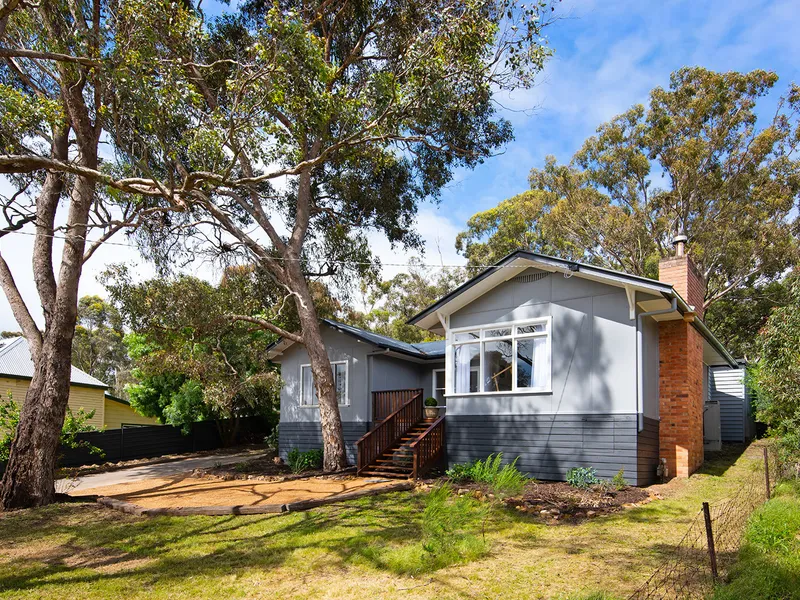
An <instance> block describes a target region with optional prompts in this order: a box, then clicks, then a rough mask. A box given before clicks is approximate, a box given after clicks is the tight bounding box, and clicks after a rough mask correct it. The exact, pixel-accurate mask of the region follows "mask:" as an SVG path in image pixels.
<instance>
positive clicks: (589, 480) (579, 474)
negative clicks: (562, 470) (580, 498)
mask: <svg viewBox="0 0 800 600" xmlns="http://www.w3.org/2000/svg"><path fill="white" fill-rule="evenodd" d="M567 483H568V484H570V485H571V486H572V487H574V488H578V489H581V490H585V489H588V488H589V487H590V486H592V485H596V484H598V483H600V478H598V477H597V471H595V470H594V467H573V468H571V469H570V470H569V471H567Z"/></svg>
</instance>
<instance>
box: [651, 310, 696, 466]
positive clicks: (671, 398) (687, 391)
mask: <svg viewBox="0 0 800 600" xmlns="http://www.w3.org/2000/svg"><path fill="white" fill-rule="evenodd" d="M658 333H659V369H660V370H659V414H660V417H661V424H660V426H659V439H660V444H659V445H660V454H661V457H662V458H666V459H667V466H668V467H669V472H670V476H673V475H674V476H677V477H688V476H689V475H691V474H692V473H693V472H694V471H696V470H697V468H698V467H699V466H700V465H701V464H703V338H702V337H700V334H699V333H697V331H696V330H695V329H694V327H692V326H691V325H690V324H689V323H686V322H684V321H683V320H680V321H662V322H661V323H659V326H658Z"/></svg>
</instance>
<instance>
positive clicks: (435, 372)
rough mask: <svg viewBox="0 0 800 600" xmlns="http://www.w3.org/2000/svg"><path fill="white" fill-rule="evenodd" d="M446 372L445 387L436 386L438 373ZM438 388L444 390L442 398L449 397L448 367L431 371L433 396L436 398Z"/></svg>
mask: <svg viewBox="0 0 800 600" xmlns="http://www.w3.org/2000/svg"><path fill="white" fill-rule="evenodd" d="M437 373H444V387H443V388H440V387H436V374H437ZM436 390H442V399H444V398H446V397H447V368H444V369H433V370H432V371H431V396H433V397H434V398H436Z"/></svg>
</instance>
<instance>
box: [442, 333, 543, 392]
mask: <svg viewBox="0 0 800 600" xmlns="http://www.w3.org/2000/svg"><path fill="white" fill-rule="evenodd" d="M542 323H543V324H544V325H545V330H544V331H543V332H536V333H523V334H519V333H517V327H525V326H527V325H539V324H542ZM492 329H511V335H510V336H501V337H497V336H495V337H489V336H486V335H485V332H486V331H487V330H492ZM474 332H478V333H479V336H478V338H475V339H471V340H463V341H459V342H457V341H456V334H459V333H474ZM449 334H450V335H449V336H448V337H449V338H450V350H449V351H448V353H447V363H448V364H447V365H446V369H447V372H449V371H451V370H452V369H453V365H454V361H455V348H456V347H457V346H461V345H464V344H478V347H479V352H478V357H479V361H480V365H479V367H478V391H477V392H459V393H456V392H455V380H454V378H453V377H452V376H451V377H449V378H447V379H448V380H449V385H450V388H449V389H447V390H445V398H447V397H449V396H458V397H461V396H503V395H509V394H550V393H552V391H553V317H541V318H538V319H524V320H520V321H509V322H504V323H486V324H483V325H473V326H470V327H458V328H454V329H451V330H450V331H449ZM537 337H544V338H545V339H546V340H547V341H546V342H545V343H546V355H547V362H548V369H547V384H546V385H545V386H544V387H540V388H520V387H517V340H522V339H530V338H537ZM508 339H511V356H512V360H511V389H510V390H507V391H499V392H497V391H487V390H485V389H484V387H485V386H484V383H485V382H484V377H483V372H484V364H483V362H484V360H483V356H484V343H485V342H487V341H497V340H508ZM445 375H446V376H447V373H446V374H445Z"/></svg>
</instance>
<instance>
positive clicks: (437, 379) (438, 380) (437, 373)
mask: <svg viewBox="0 0 800 600" xmlns="http://www.w3.org/2000/svg"><path fill="white" fill-rule="evenodd" d="M444 374H445V371H444V369H436V370H434V371H433V397H434V398H436V401H437V402H438V403H439V405H443V404H444V386H445V377H444Z"/></svg>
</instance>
